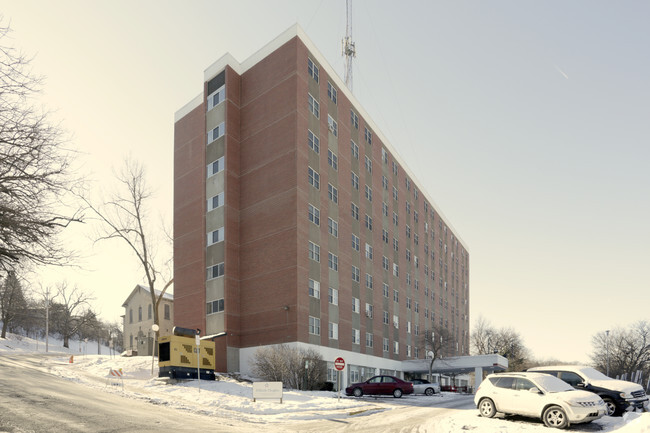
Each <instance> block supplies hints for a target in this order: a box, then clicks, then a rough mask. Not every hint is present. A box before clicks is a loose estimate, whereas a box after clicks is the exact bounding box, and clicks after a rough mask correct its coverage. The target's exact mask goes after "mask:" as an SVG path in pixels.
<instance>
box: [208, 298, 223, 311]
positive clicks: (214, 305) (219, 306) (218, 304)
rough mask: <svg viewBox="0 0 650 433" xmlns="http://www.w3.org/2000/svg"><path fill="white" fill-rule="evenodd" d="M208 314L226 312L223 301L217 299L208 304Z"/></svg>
mask: <svg viewBox="0 0 650 433" xmlns="http://www.w3.org/2000/svg"><path fill="white" fill-rule="evenodd" d="M206 307H207V308H206V314H215V313H221V312H222V311H223V310H224V301H223V299H217V300H216V301H211V302H208V303H207V306H206Z"/></svg>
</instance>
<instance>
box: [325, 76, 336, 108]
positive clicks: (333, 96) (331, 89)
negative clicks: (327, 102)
mask: <svg viewBox="0 0 650 433" xmlns="http://www.w3.org/2000/svg"><path fill="white" fill-rule="evenodd" d="M337 93H338V92H337V91H336V88H335V87H334V86H332V83H330V82H329V81H328V82H327V96H328V97H329V98H330V99H331V100H332V102H334V103H335V104H336V99H337V97H336V95H337Z"/></svg>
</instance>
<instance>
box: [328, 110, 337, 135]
mask: <svg viewBox="0 0 650 433" xmlns="http://www.w3.org/2000/svg"><path fill="white" fill-rule="evenodd" d="M327 127H328V128H329V130H330V132H331V133H332V134H333V135H334V137H337V136H338V135H339V124H338V123H336V120H334V118H333V117H332V116H330V115H329V114H328V115H327Z"/></svg>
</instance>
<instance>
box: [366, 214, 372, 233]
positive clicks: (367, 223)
mask: <svg viewBox="0 0 650 433" xmlns="http://www.w3.org/2000/svg"><path fill="white" fill-rule="evenodd" d="M366 228H367V229H368V230H370V231H372V218H371V217H370V216H369V215H368V214H366Z"/></svg>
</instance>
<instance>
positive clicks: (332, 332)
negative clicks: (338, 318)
mask: <svg viewBox="0 0 650 433" xmlns="http://www.w3.org/2000/svg"><path fill="white" fill-rule="evenodd" d="M329 337H330V340H338V339H339V324H338V323H334V322H329Z"/></svg>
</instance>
